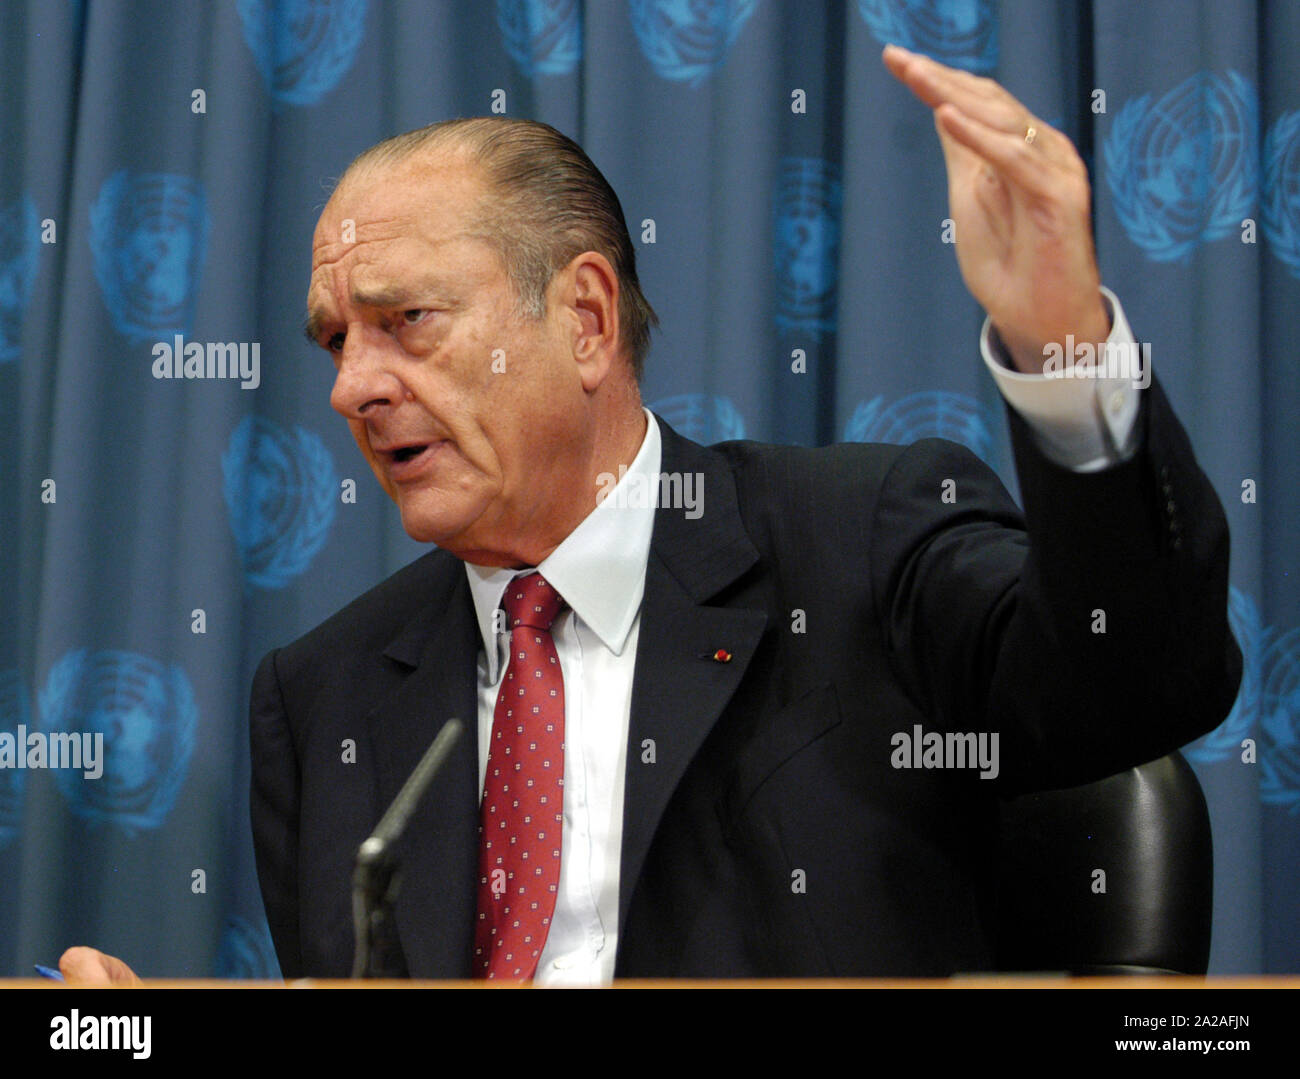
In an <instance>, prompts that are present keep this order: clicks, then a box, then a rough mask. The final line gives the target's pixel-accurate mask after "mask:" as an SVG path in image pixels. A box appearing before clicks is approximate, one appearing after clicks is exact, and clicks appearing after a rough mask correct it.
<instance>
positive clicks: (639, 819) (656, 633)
mask: <svg viewBox="0 0 1300 1079" xmlns="http://www.w3.org/2000/svg"><path fill="white" fill-rule="evenodd" d="M659 428H660V433H661V436H662V438H663V461H662V465H661V469H662V471H664V472H666V473H673V472H680V473H683V474H686V473H696V474H698V475H699V476H702V477H703V488H702V492H703V502H702V513H701V514H700V516H699V517H698V518H697V519H695V520H691V519H689V518H687V517H686V516H685V514H684V513H683V511H682V510H681V509H673V508H671V507H664V506H661V507H659V509H658V510H657V511H656V513H655V523H654V534H653V537H652V539H651V545H650V561H649V564H648V565H647V567H646V582H645V598H644V600H643V601H642V607H641V630H640V636H639V639H638V643H637V654H636V673H635V676H634V680H633V685H632V716H631V725H630V730H629V740H628V757H627V773H626V787H625V794H624V803H623V842H622V854H621V857H620V873H619V925H620V927H621V926H623V925H625V924H626V921H627V910H628V904H629V903H630V902H631V898H632V895H633V893H634V891H635V889H636V885H637V882H638V881H639V879H640V876H641V870H642V867H643V866H644V864H645V859H646V855H647V853H648V851H649V849H650V846H651V843H652V841H653V839H654V835H655V832H656V830H657V829H658V827H659V822H660V820H661V818H662V817H663V813H664V810H665V808H666V807H667V805H668V801H669V799H670V798H671V797H672V794H673V791H674V790H676V788H677V785H678V783H679V782H680V780H681V778H682V775H683V774H684V773H685V771H686V769H687V767H688V766H689V764H690V762H691V761H692V760H693V759H694V757H695V755H696V754H697V753H698V751H699V749H700V746H701V745H702V744H703V742H704V740H705V738H706V737H707V736H708V734H709V731H710V730H711V729H712V728H713V725H714V724H715V723H716V722H717V720H718V717H719V716H721V715H722V713H723V711H724V709H725V708H726V707H727V704H728V702H729V701H730V700H731V698H732V696H733V695H734V694H735V691H736V688H737V686H739V684H740V682H741V679H742V678H743V676H744V674H745V671H746V669H747V667H748V666H749V662H750V660H751V659H752V658H753V655H754V652H755V650H756V649H757V648H758V644H759V640H760V638H761V637H762V634H763V630H764V628H765V627H766V624H767V615H766V613H765V612H763V611H760V610H751V609H744V608H740V609H736V608H728V607H716V606H707V605H706V604H707V603H708V601H709V600H710V599H712V598H713V597H714V596H716V595H717V594H718V593H719V592H720V591H721V590H722V589H724V588H726V587H727V586H728V585H730V584H732V583H733V582H734V581H735V580H736V579H737V578H739V577H740V576H741V575H742V574H743V573H744V572H745V571H746V570H748V569H749V568H750V567H751V566H753V565H754V563H755V562H756V561H757V560H758V552H757V550H756V549H755V547H754V545H753V543H752V542H751V541H750V539H749V536H748V534H747V533H746V532H745V529H744V525H743V523H742V521H741V518H740V512H739V508H738V506H737V502H736V488H735V480H734V478H733V477H732V474H731V470H730V467H729V466H728V464H727V462H726V460H725V459H724V458H723V457H722V456H721V455H720V454H717V453H714V452H712V451H709V450H707V449H704V448H703V447H701V446H698V445H696V444H695V443H693V442H689V441H687V440H686V439H683V438H682V437H681V436H680V435H678V434H677V433H676V432H674V431H673V430H672V428H670V427H669V426H668V425H667V424H666V423H664V421H663V420H659ZM719 649H722V650H724V651H725V652H726V653H727V654H728V658H727V659H726V660H725V661H722V660H719V659H718V658H716V653H717V652H718V650H719ZM652 759H653V763H652V762H651V760H652Z"/></svg>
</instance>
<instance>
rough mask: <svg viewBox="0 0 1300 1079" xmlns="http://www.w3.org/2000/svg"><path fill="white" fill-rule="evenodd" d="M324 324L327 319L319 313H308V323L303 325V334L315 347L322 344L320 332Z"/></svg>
mask: <svg viewBox="0 0 1300 1079" xmlns="http://www.w3.org/2000/svg"><path fill="white" fill-rule="evenodd" d="M324 322H325V319H324V318H323V317H322V315H321V313H320V312H319V311H312V312H310V313H308V315H307V321H306V322H304V323H303V326H302V332H303V334H304V335H306V337H307V340H308V341H310V342H311V343H312V344H313V345H319V344H320V332H321V327H322V326H323V325H324Z"/></svg>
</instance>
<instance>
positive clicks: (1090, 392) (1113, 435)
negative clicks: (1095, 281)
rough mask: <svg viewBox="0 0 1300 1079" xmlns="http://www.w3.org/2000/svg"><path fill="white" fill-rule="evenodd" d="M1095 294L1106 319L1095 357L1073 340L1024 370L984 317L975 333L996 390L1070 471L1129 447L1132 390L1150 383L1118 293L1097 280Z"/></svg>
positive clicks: (1133, 433) (1089, 468) (1107, 461)
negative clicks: (1071, 349) (1042, 364)
mask: <svg viewBox="0 0 1300 1079" xmlns="http://www.w3.org/2000/svg"><path fill="white" fill-rule="evenodd" d="M1101 294H1102V297H1103V298H1104V300H1105V302H1106V305H1107V307H1108V308H1109V311H1110V318H1111V327H1110V336H1109V337H1108V338H1107V339H1106V349H1105V352H1104V354H1103V355H1102V356H1100V357H1093V356H1092V355H1091V353H1092V352H1093V351H1094V349H1093V347H1092V346H1091V345H1090V344H1089V343H1085V342H1078V343H1077V345H1076V346H1075V356H1073V357H1071V356H1070V355H1068V352H1067V351H1066V350H1063V351H1062V355H1061V356H1059V357H1051V356H1045V357H1044V358H1045V359H1047V360H1048V361H1053V360H1055V362H1054V363H1053V362H1049V363H1048V364H1047V366H1046V368H1045V371H1046V372H1047V373H1044V374H1041V375H1029V374H1025V373H1024V372H1022V371H1017V370H1016V369H1015V368H1014V367H1013V366H1012V364H1011V358H1010V356H1009V355H1008V354H1007V351H1006V348H1005V346H1004V345H1003V344H1002V342H1001V340H1000V339H999V338H998V335H997V333H996V332H995V331H994V329H993V324H992V322H991V320H989V319H987V318H986V319H985V320H984V329H983V330H982V331H981V333H980V352H981V354H982V355H983V356H984V363H985V364H986V365H987V366H988V369H989V372H990V373H991V374H992V375H993V381H994V382H996V383H997V385H998V390H999V391H1000V392H1001V394H1002V396H1003V397H1004V398H1005V399H1006V401H1007V403H1008V404H1009V405H1011V407H1012V408H1014V409H1015V410H1016V411H1017V412H1018V413H1020V415H1021V416H1022V417H1023V418H1024V420H1025V422H1026V423H1028V424H1029V427H1030V429H1031V430H1032V431H1033V433H1034V437H1035V440H1036V441H1037V443H1038V447H1039V449H1041V450H1042V452H1043V454H1044V456H1046V457H1047V458H1048V459H1049V460H1051V461H1053V462H1055V463H1056V464H1058V465H1061V466H1062V467H1064V468H1069V469H1071V470H1073V471H1075V472H1099V471H1100V470H1101V469H1103V468H1106V467H1108V466H1110V465H1114V464H1118V463H1119V462H1121V461H1124V460H1127V459H1128V458H1129V457H1131V456H1132V455H1133V453H1134V452H1135V451H1136V449H1137V445H1136V442H1137V416H1138V408H1139V405H1140V403H1141V398H1140V396H1139V395H1140V392H1141V391H1142V390H1143V389H1145V388H1146V387H1147V386H1149V385H1150V384H1151V348H1150V345H1146V346H1143V347H1142V348H1141V349H1139V347H1138V344H1137V341H1135V340H1134V338H1133V331H1132V330H1131V329H1129V324H1128V319H1126V318H1125V317H1124V309H1123V307H1121V306H1120V302H1119V298H1118V297H1117V296H1116V295H1115V294H1114V293H1113V292H1111V291H1110V290H1109V289H1107V288H1104V287H1103V288H1102V290H1101ZM1066 343H1067V346H1068V345H1069V344H1070V341H1069V339H1067V342H1066Z"/></svg>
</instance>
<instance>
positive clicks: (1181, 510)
mask: <svg viewBox="0 0 1300 1079" xmlns="http://www.w3.org/2000/svg"><path fill="white" fill-rule="evenodd" d="M1008 414H1009V422H1010V424H1011V432H1012V442H1013V446H1014V449H1015V454H1016V465H1017V472H1018V475H1019V478H1020V485H1021V495H1022V500H1023V503H1024V507H1025V510H1024V518H1023V524H1022V522H1021V518H1020V514H1019V511H1018V510H1017V509H1016V508H1015V506H1014V504H1013V503H1012V502H1011V500H1010V498H1009V496H1008V495H1007V494H1006V492H1005V491H1004V490H1003V489H1002V487H1001V484H1000V483H999V482H998V481H997V478H996V477H995V476H993V474H992V473H991V472H990V471H989V470H988V469H987V468H986V467H985V466H984V465H983V464H982V463H981V462H980V461H979V460H978V459H977V458H975V457H974V455H973V454H970V453H969V452H968V451H966V450H965V449H964V448H962V447H958V446H954V445H952V444H948V443H937V442H930V443H929V444H925V443H918V444H916V445H915V446H914V447H912V448H911V449H909V450H908V451H907V452H905V453H903V454H902V455H900V457H899V458H898V460H897V461H896V462H895V464H894V467H893V468H892V470H891V473H890V475H889V477H888V480H887V482H886V483H885V485H884V488H883V490H882V492H881V497H880V501H879V503H878V505H877V509H876V514H875V520H874V522H873V533H874V535H875V536H876V543H877V549H878V550H879V551H880V552H881V557H879V558H875V559H874V560H873V568H872V574H873V592H874V595H875V602H876V617H877V619H878V620H879V623H880V626H881V631H882V633H883V634H884V639H885V641H886V642H887V647H888V648H889V650H890V656H891V662H892V663H893V665H894V667H895V669H896V670H897V671H898V673H899V676H900V678H901V679H902V680H903V682H904V684H905V685H906V686H907V687H908V689H909V692H910V693H911V694H912V695H913V697H914V698H915V699H916V700H917V702H918V704H920V705H921V707H922V708H923V710H924V711H925V713H926V714H927V715H929V716H931V717H932V720H933V722H934V723H935V724H936V726H937V727H939V728H941V729H946V730H957V731H977V732H978V731H989V732H997V733H998V734H999V740H1000V756H1001V763H1000V779H999V782H1000V784H1001V786H1002V788H1003V791H1004V793H1007V794H1013V793H1018V792H1021V791H1024V790H1032V789H1049V788H1054V787H1064V786H1072V785H1075V784H1079V783H1085V782H1090V781H1092V780H1095V779H1099V778H1101V777H1103V776H1106V775H1110V774H1113V773H1115V772H1118V771H1122V770H1124V769H1126V768H1129V767H1132V766H1134V765H1137V764H1140V763H1143V762H1144V761H1148V760H1152V759H1155V758H1157V757H1160V756H1163V755H1164V754H1166V753H1169V752H1171V751H1172V750H1174V749H1176V748H1177V747H1178V746H1180V745H1183V744H1185V743H1186V742H1188V741H1191V740H1192V739H1194V738H1196V737H1198V736H1200V735H1201V734H1203V733H1205V732H1206V731H1209V730H1211V729H1213V728H1214V727H1215V726H1217V725H1218V724H1219V723H1220V722H1221V721H1222V720H1223V718H1224V717H1225V716H1226V715H1227V713H1228V711H1229V709H1230V708H1231V706H1232V701H1233V699H1234V697H1235V695H1236V692H1237V687H1238V683H1239V682H1240V678H1241V653H1240V651H1239V650H1238V648H1237V644H1236V642H1235V640H1234V639H1233V637H1232V633H1231V630H1230V629H1229V627H1228V622H1227V608H1228V596H1227V590H1228V529H1227V522H1226V519H1225V517H1224V514H1223V509H1222V506H1221V505H1220V504H1219V501H1218V498H1217V496H1216V495H1215V493H1214V491H1213V489H1212V488H1211V486H1210V484H1209V481H1208V480H1207V479H1206V477H1205V475H1204V474H1203V473H1202V471H1201V470H1200V468H1199V467H1198V466H1197V464H1196V461H1195V458H1194V456H1193V454H1192V450H1191V446H1190V444H1189V442H1188V439H1187V436H1186V434H1185V433H1184V431H1183V429H1182V427H1181V426H1180V425H1179V423H1178V420H1177V418H1176V417H1175V416H1174V414H1173V411H1172V409H1171V408H1170V406H1169V403H1168V401H1167V400H1166V399H1165V397H1164V394H1163V392H1162V391H1161V389H1160V387H1159V385H1158V383H1153V384H1152V386H1151V387H1150V388H1149V390H1148V391H1146V401H1145V403H1144V411H1143V413H1142V415H1141V416H1140V417H1139V421H1138V422H1139V424H1140V425H1141V429H1140V438H1139V445H1138V449H1137V452H1136V453H1135V454H1134V455H1133V456H1132V457H1131V458H1129V459H1128V460H1127V461H1125V462H1123V463H1121V464H1118V465H1115V466H1113V467H1110V468H1108V469H1105V470H1103V471H1101V472H1094V473H1077V472H1073V471H1071V470H1069V469H1067V468H1064V467H1062V466H1060V465H1057V464H1053V463H1052V462H1051V461H1050V460H1048V459H1047V458H1046V457H1045V456H1044V455H1043V454H1042V452H1041V451H1040V450H1039V449H1038V448H1037V444H1036V442H1035V440H1034V439H1033V437H1032V435H1031V433H1030V431H1029V429H1028V427H1027V425H1026V424H1025V423H1024V421H1023V420H1022V419H1020V417H1019V416H1018V415H1016V414H1015V413H1014V412H1013V411H1011V410H1008Z"/></svg>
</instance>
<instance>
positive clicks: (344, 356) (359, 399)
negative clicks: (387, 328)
mask: <svg viewBox="0 0 1300 1079" xmlns="http://www.w3.org/2000/svg"><path fill="white" fill-rule="evenodd" d="M383 338H384V335H383V334H381V333H378V332H376V331H375V329H373V328H372V327H367V326H364V325H359V326H355V327H350V328H349V329H348V334H347V337H346V338H345V339H344V342H343V351H342V352H341V353H339V360H338V371H337V373H336V374H335V376H334V388H333V390H331V391H330V405H331V406H332V407H333V408H334V410H335V411H336V412H338V413H340V414H341V415H343V416H345V417H347V418H348V419H350V420H365V419H374V417H375V413H376V412H377V411H378V410H379V409H382V408H384V407H385V406H394V405H397V404H398V403H399V402H401V401H402V400H403V397H404V393H405V391H404V389H403V387H402V384H401V382H400V381H399V380H398V378H397V376H396V375H395V374H394V373H393V369H392V367H391V366H390V365H389V363H388V357H387V354H386V351H385V343H384V339H383Z"/></svg>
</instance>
